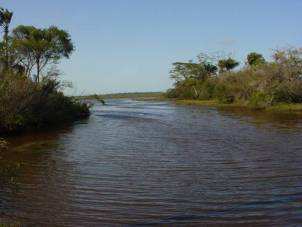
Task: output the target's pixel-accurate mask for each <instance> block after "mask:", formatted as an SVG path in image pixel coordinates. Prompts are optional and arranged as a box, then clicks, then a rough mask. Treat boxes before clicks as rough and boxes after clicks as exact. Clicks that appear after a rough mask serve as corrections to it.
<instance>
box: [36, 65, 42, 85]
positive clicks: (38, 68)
mask: <svg viewBox="0 0 302 227" xmlns="http://www.w3.org/2000/svg"><path fill="white" fill-rule="evenodd" d="M40 70H41V69H40V60H37V77H36V83H39V82H40Z"/></svg>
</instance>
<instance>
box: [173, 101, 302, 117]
mask: <svg viewBox="0 0 302 227" xmlns="http://www.w3.org/2000/svg"><path fill="white" fill-rule="evenodd" d="M171 101H173V102H174V103H176V104H180V105H196V106H207V107H217V108H222V107H224V108H245V109H248V110H254V111H259V110H261V111H268V112H282V113H299V114H301V115H302V103H296V104H293V103H279V104H276V105H273V106H269V107H262V108H259V107H257V108H256V107H253V106H249V105H247V104H244V103H231V104H224V103H219V101H217V100H193V99H174V100H171Z"/></svg>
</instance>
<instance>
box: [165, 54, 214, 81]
mask: <svg viewBox="0 0 302 227" xmlns="http://www.w3.org/2000/svg"><path fill="white" fill-rule="evenodd" d="M217 70H218V68H217V66H216V65H215V64H214V63H213V62H212V59H211V58H210V57H209V56H207V55H205V54H200V55H199V56H198V62H197V63H194V62H193V61H189V62H175V63H173V67H172V70H171V71H170V77H171V78H172V79H174V80H175V81H176V82H181V81H182V80H187V79H196V80H206V79H207V78H209V77H210V76H213V75H215V74H216V72H217Z"/></svg>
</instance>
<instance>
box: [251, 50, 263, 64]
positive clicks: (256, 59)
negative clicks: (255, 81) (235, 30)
mask: <svg viewBox="0 0 302 227" xmlns="http://www.w3.org/2000/svg"><path fill="white" fill-rule="evenodd" d="M247 63H248V65H249V66H259V65H261V64H264V63H265V59H264V57H263V56H262V54H258V53H256V52H252V53H249V54H248V55H247Z"/></svg>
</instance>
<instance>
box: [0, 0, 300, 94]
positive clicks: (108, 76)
mask: <svg viewBox="0 0 302 227" xmlns="http://www.w3.org/2000/svg"><path fill="white" fill-rule="evenodd" d="M0 5H1V6H3V7H5V8H8V9H10V10H12V11H14V13H15V15H14V19H13V24H12V27H13V26H15V25H17V24H28V25H35V26H39V27H46V26H49V25H57V26H60V27H62V28H64V29H66V30H67V31H69V32H70V33H71V35H72V39H73V41H74V44H75V46H76V52H75V53H74V54H73V56H72V57H71V59H70V60H68V61H65V60H64V61H62V63H61V64H60V65H59V68H60V69H61V70H62V71H63V72H64V75H63V78H64V79H65V80H69V81H72V82H73V85H74V88H73V89H72V90H70V91H68V92H69V93H71V94H88V93H110V92H130V91H162V90H165V89H167V88H169V87H170V86H171V85H172V81H171V80H170V79H169V70H170V69H171V64H172V63H173V62H175V61H187V60H190V59H193V58H194V57H195V56H196V55H198V54H199V53H200V52H215V51H224V52H225V53H233V56H234V57H236V58H237V59H238V60H240V61H241V62H244V56H245V55H246V54H247V53H248V52H250V51H257V52H261V53H263V54H264V55H265V56H266V57H269V56H270V55H271V51H272V49H275V48H277V47H286V46H302V26H301V25H302V24H301V21H302V14H301V12H302V1H301V0H286V1H285V0H265V1H264V0H253V1H242V0H228V1H221V0H86V1H83V0H52V1H48V0H26V1H20V0H9V1H8V0H7V1H0Z"/></svg>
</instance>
